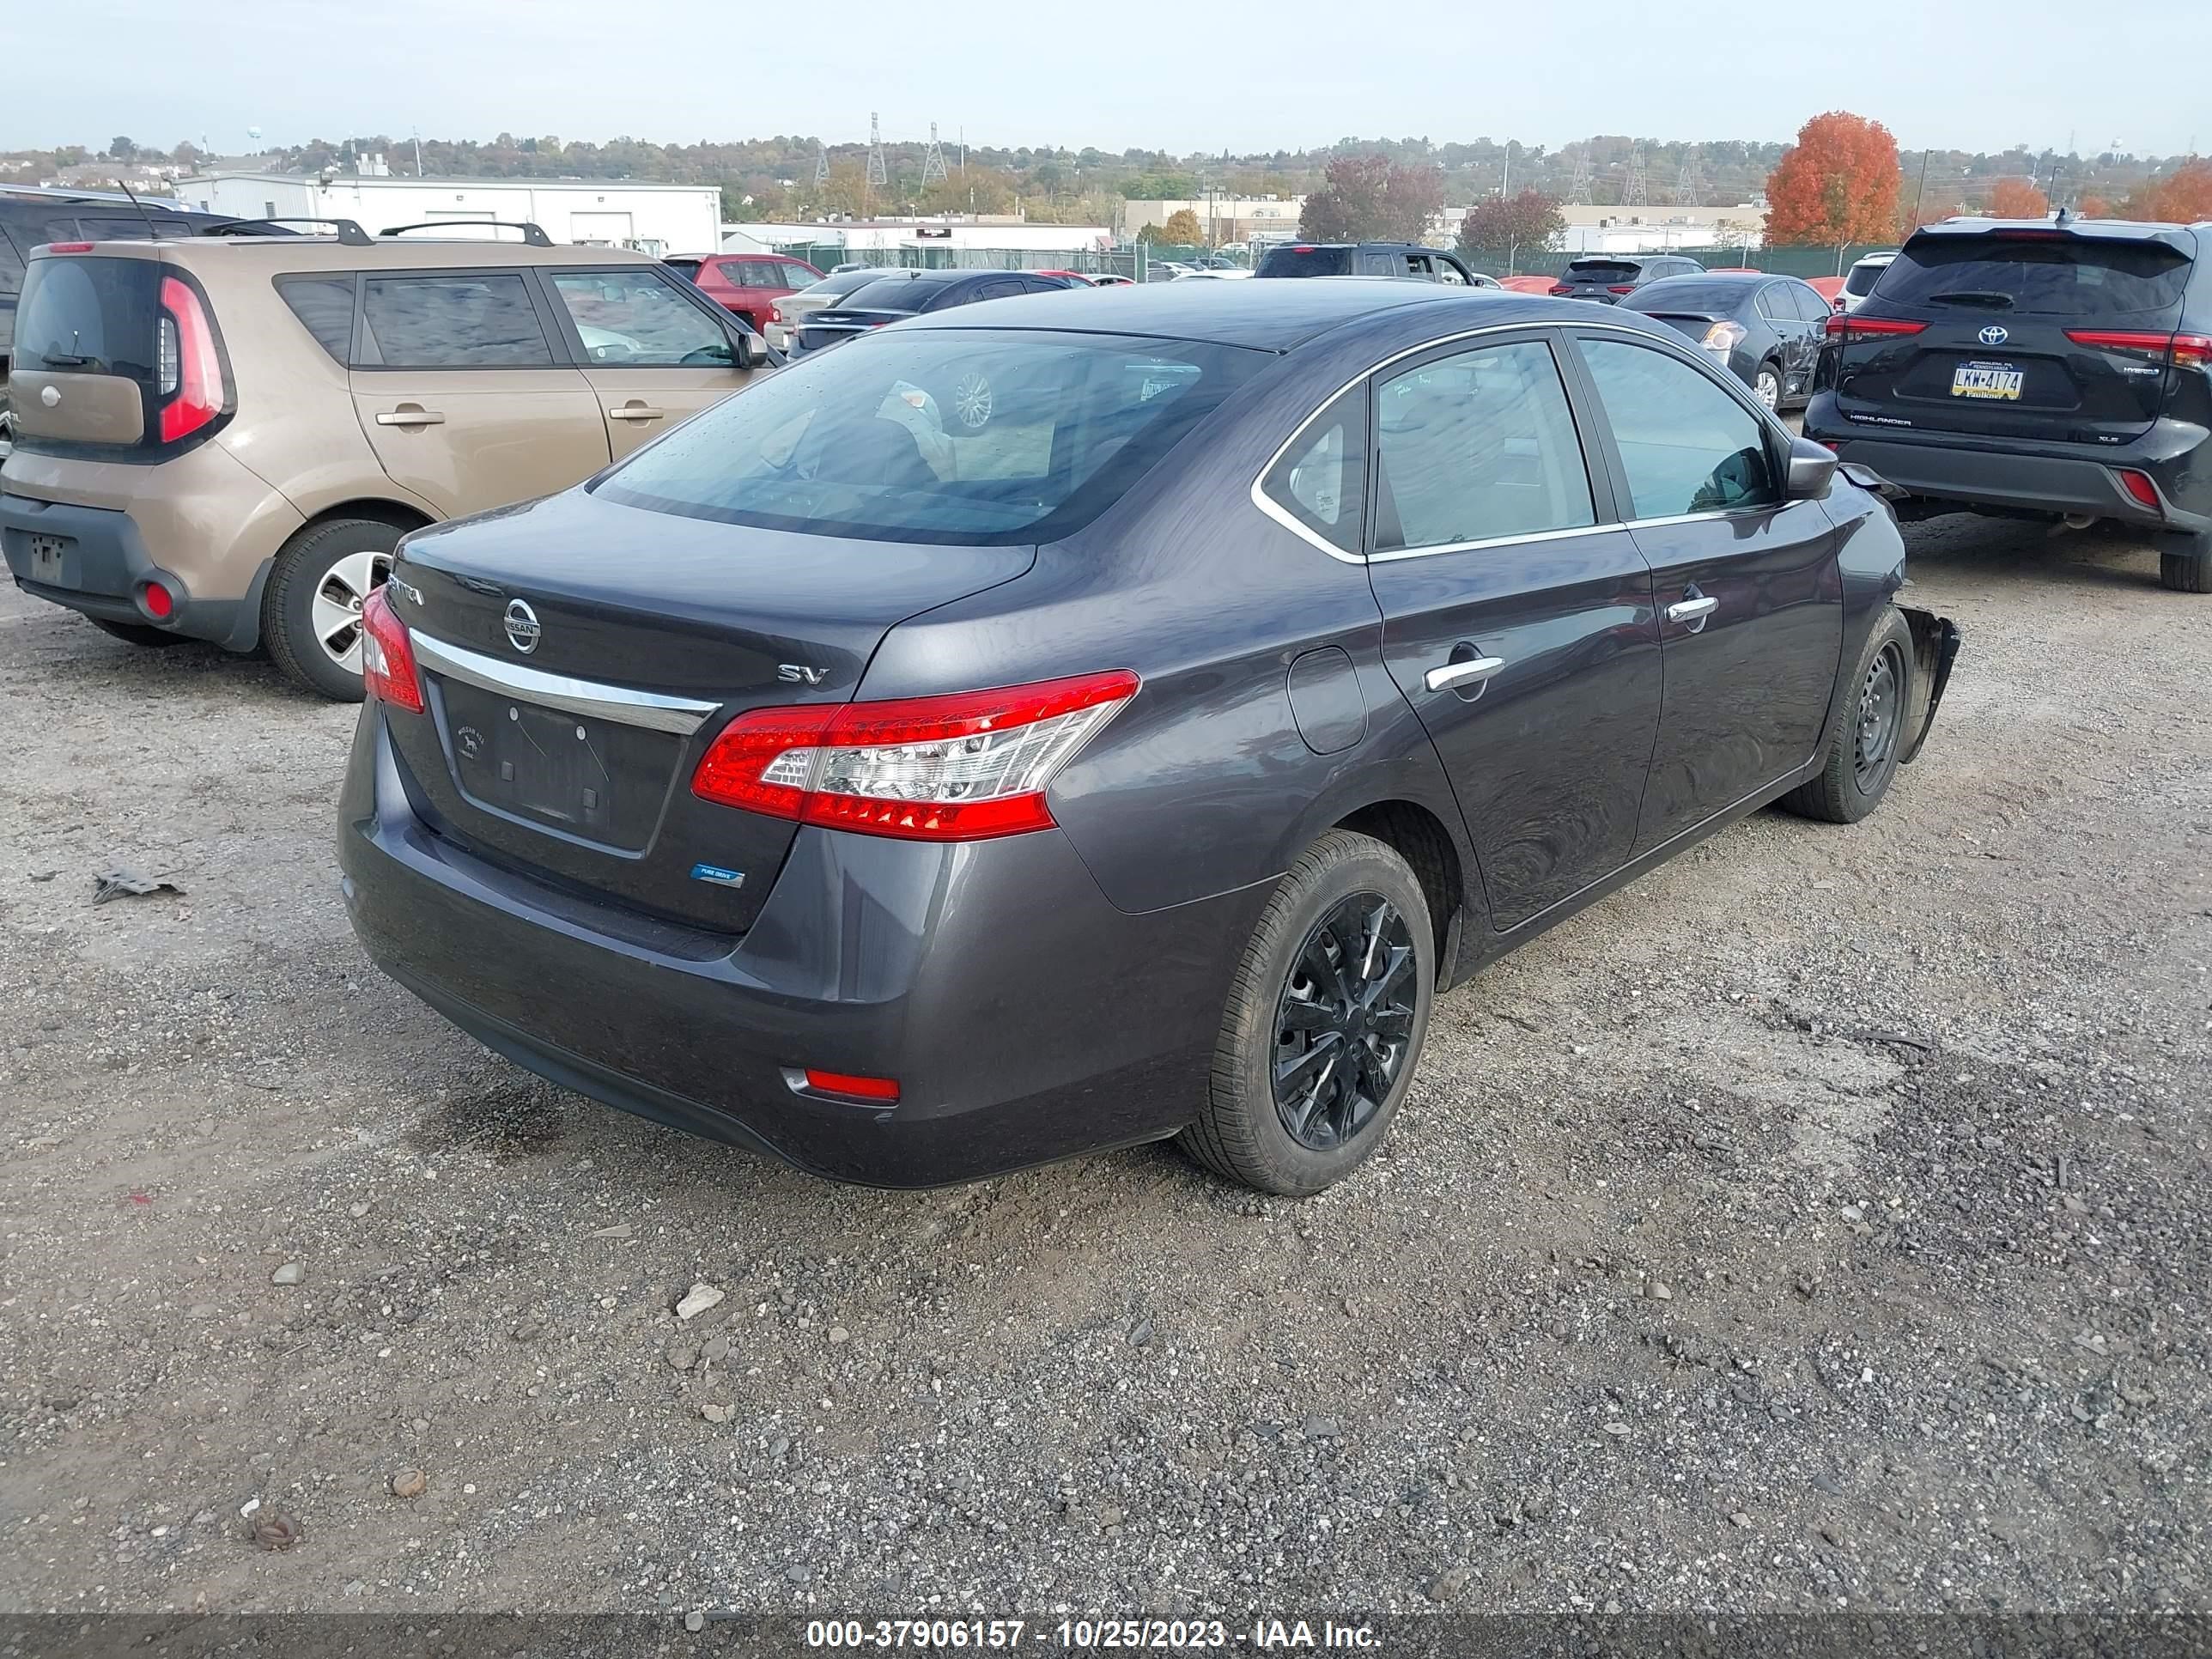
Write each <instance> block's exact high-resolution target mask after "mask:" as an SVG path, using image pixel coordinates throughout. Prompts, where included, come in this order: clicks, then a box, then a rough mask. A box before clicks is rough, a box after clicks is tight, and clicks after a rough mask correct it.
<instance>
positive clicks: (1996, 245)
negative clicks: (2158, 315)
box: [1874, 235, 2190, 317]
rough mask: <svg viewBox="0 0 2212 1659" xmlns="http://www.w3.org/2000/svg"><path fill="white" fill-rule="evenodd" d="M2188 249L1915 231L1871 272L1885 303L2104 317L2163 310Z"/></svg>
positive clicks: (2174, 293)
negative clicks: (1900, 248)
mask: <svg viewBox="0 0 2212 1659" xmlns="http://www.w3.org/2000/svg"><path fill="white" fill-rule="evenodd" d="M2189 266H2190V260H2189V257H2188V255H2186V254H2185V253H2182V252H2179V250H2177V249H2174V248H2170V247H2167V246H2166V245H2165V244H2163V243H2161V242H2100V241H2093V240H2089V239H2087V238H2085V237H2074V236H2053V237H2049V238H2045V237H2039V236H2038V237H2027V236H2009V237H2008V236H2003V235H1986V236H1925V237H1915V238H1914V239H1913V240H1912V241H1911V242H1910V243H1908V244H1907V245H1906V246H1905V251H1904V252H1902V253H1900V254H1899V255H1898V256H1897V258H1894V259H1893V260H1891V261H1890V262H1889V264H1887V266H1886V267H1884V268H1883V270H1882V273H1881V276H1879V277H1878V278H1876V279H1875V289H1874V297H1875V298H1876V299H1878V300H1880V301H1883V302H1884V303H1885V304H1897V305H1907V306H1951V305H1956V306H1963V307H1966V308H1968V309H1970V310H1975V309H1979V310H1990V311H2023V312H2029V311H2032V312H2040V313H2045V314H2046V315H2050V316H2059V317H2112V316H2119V315H2126V314H2130V313H2138V312H2150V311H2171V310H2172V309H2173V308H2174V307H2177V306H2179V304H2180V303H2181V292H2182V289H2184V288H2185V287H2187V286H2188V283H2189Z"/></svg>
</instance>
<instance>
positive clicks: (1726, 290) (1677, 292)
mask: <svg viewBox="0 0 2212 1659" xmlns="http://www.w3.org/2000/svg"><path fill="white" fill-rule="evenodd" d="M1750 297H1751V289H1750V287H1749V286H1748V285H1747V284H1745V283H1677V282H1673V281H1668V282H1663V283H1650V284H1649V285H1648V286H1647V287H1645V288H1644V289H1640V290H1638V293H1637V295H1636V297H1635V298H1634V299H1633V300H1632V301H1622V303H1623V304H1624V305H1632V306H1634V307H1635V308H1636V309H1637V310H1638V311H1699V312H1711V313H1716V314H1719V313H1727V312H1732V311H1734V310H1735V308H1736V307H1739V306H1741V304H1742V303H1743V302H1744V301H1746V300H1747V299H1749V298H1750Z"/></svg>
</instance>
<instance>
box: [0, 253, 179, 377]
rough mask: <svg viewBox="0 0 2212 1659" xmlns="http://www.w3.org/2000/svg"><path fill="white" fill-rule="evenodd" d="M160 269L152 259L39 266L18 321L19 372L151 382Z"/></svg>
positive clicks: (42, 262) (51, 261)
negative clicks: (124, 377) (114, 376)
mask: <svg viewBox="0 0 2212 1659" xmlns="http://www.w3.org/2000/svg"><path fill="white" fill-rule="evenodd" d="M160 269H161V268H160V266H158V265H157V264H155V262H154V261H153V260H151V259H103V258H69V257H66V256H64V257H61V258H55V257H52V256H49V257H48V258H44V259H34V260H33V261H32V262H31V266H30V274H29V275H28V276H27V277H26V278H25V279H24V283H23V301H22V304H21V307H19V308H18V309H17V311H16V313H15V360H14V368H15V369H17V370H22V369H33V370H44V371H45V372H46V373H48V374H122V375H127V376H129V377H130V378H131V379H133V380H150V379H151V378H152V376H153V373H154V363H153V357H154V351H155V299H156V289H157V288H158V286H159V283H158V282H157V277H158V275H159V272H160Z"/></svg>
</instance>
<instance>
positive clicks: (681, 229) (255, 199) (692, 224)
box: [176, 173, 722, 254]
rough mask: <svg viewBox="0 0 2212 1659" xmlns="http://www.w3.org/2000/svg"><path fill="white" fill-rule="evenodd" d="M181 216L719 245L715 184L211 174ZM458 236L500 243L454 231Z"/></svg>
mask: <svg viewBox="0 0 2212 1659" xmlns="http://www.w3.org/2000/svg"><path fill="white" fill-rule="evenodd" d="M176 190H177V198H178V200H179V201H180V202H182V203H183V204H185V206H186V207H192V208H198V209H201V210H204V211H206V212H209V213H227V214H230V215H232V216H234V217H237V218H240V219H272V218H273V219H287V218H293V219H313V218H337V219H351V220H354V221H355V222H357V223H358V224H359V225H360V226H361V228H362V229H363V230H365V231H367V232H368V233H369V234H371V235H372V236H373V235H374V234H377V233H378V232H379V231H383V230H389V229H392V228H394V227H396V226H399V225H417V224H424V223H435V222H439V221H441V220H464V219H501V220H506V221H508V222H520V221H522V220H528V221H530V222H532V223H533V224H536V225H538V226H540V227H542V228H544V232H545V234H547V235H548V236H550V237H551V238H552V239H553V240H555V241H556V242H588V243H596V244H599V245H602V246H617V247H635V248H639V249H641V250H642V251H644V252H647V253H653V254H662V253H709V252H713V251H714V249H716V248H717V247H719V246H720V245H721V221H722V192H721V191H720V189H719V188H718V187H717V186H715V185H655V184H641V183H638V182H636V181H635V180H633V179H402V178H394V177H392V176H390V175H387V174H380V173H366V174H356V173H337V174H313V173H210V174H209V175H208V176H207V177H205V178H197V179H179V181H178V183H177V186H176ZM454 234H457V235H470V236H496V235H498V234H500V233H498V232H497V231H495V230H493V229H490V228H488V227H480V226H465V225H457V226H456V228H455V233H454Z"/></svg>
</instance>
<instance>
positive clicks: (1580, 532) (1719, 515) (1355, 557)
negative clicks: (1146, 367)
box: [1247, 317, 1790, 565]
mask: <svg viewBox="0 0 2212 1659" xmlns="http://www.w3.org/2000/svg"><path fill="white" fill-rule="evenodd" d="M1533 329H1559V330H1561V331H1571V330H1577V329H1579V330H1585V331H1593V332H1595V331H1604V332H1606V333H1609V334H1625V335H1626V336H1628V337H1629V338H1631V339H1632V340H1637V341H1641V342H1643V343H1645V344H1648V345H1650V347H1652V349H1655V350H1656V351H1658V352H1659V353H1660V354H1661V355H1662V356H1671V355H1673V354H1671V353H1670V352H1668V349H1667V346H1666V344H1665V343H1664V342H1662V341H1659V340H1656V339H1654V338H1653V337H1652V336H1651V335H1650V334H1648V333H1646V332H1645V331H1644V330H1642V329H1640V328H1630V327H1628V326H1627V325H1626V324H1622V323H1608V322H1606V321H1604V320H1603V319H1595V318H1594V319H1591V320H1589V321H1588V322H1584V321H1583V319H1581V318H1579V317H1574V318H1565V317H1545V318H1539V319H1534V320H1524V321H1522V322H1517V323H1490V324H1486V325H1484V326H1483V327H1481V328H1470V329H1466V330H1463V331H1461V332H1459V333H1457V334H1443V335H1439V336H1437V337H1436V338H1435V339H1433V340H1424V341H1422V342H1421V343H1419V345H1413V346H1407V348H1406V349H1404V350H1403V351H1400V352H1397V353H1395V354H1394V355H1393V356H1388V357H1385V358H1384V359H1383V361H1382V362H1379V363H1372V364H1370V365H1369V366H1368V367H1367V368H1364V369H1362V370H1360V372H1359V373H1358V374H1355V375H1353V376H1352V378H1351V379H1350V380H1346V382H1345V383H1344V384H1343V385H1342V386H1339V387H1337V389H1336V390H1335V391H1334V392H1330V393H1329V394H1328V396H1327V397H1326V398H1322V400H1321V402H1320V403H1319V404H1317V405H1316V407H1315V409H1314V411H1313V413H1312V414H1310V415H1309V416H1306V417H1305V419H1304V420H1303V421H1300V422H1298V423H1297V427H1296V428H1293V429H1292V430H1291V435H1290V436H1289V437H1287V438H1285V439H1284V440H1283V441H1282V442H1281V443H1279V444H1278V445H1276V446H1275V450H1274V453H1273V454H1271V455H1269V456H1268V457H1267V462H1266V464H1265V465H1262V466H1261V469H1260V471H1258V473H1257V474H1255V476H1254V477H1253V479H1252V485H1251V489H1249V492H1247V493H1248V494H1249V495H1250V496H1251V498H1252V505H1253V506H1255V507H1258V508H1259V509H1260V511H1261V512H1262V513H1265V514H1266V515H1267V517H1269V518H1270V519H1273V520H1274V521H1275V522H1276V523H1277V524H1279V525H1280V526H1283V528H1284V529H1285V530H1287V531H1289V532H1291V534H1292V535H1293V536H1296V537H1297V538H1299V539H1300V540H1301V541H1304V542H1305V543H1306V544H1308V545H1310V546H1312V547H1316V548H1319V549H1320V550H1322V552H1324V553H1326V554H1328V556H1329V557H1330V558H1332V559H1334V560H1335V561H1336V562H1338V563H1340V564H1363V565H1364V564H1389V563H1391V562H1395V561H1396V560H1399V559H1425V558H1431V557H1433V556H1436V555H1437V554H1440V553H1471V552H1476V551H1480V550H1482V549H1484V548H1490V547H1517V546H1521V545H1522V544H1526V543H1530V542H1557V541H1567V540H1570V539H1571V538H1575V537H1577V536H1602V535H1605V534H1607V533H1608V532H1612V531H1615V530H1658V529H1662V528H1664V527H1665V526H1669V525H1678V524H1703V523H1705V522H1706V521H1707V520H1713V519H1726V518H1730V517H1733V516H1734V515H1735V514H1736V513H1771V512H1774V511H1776V510H1778V509H1779V508H1782V507H1788V506H1789V505H1790V502H1789V501H1787V500H1784V501H1762V502H1760V503H1759V504H1758V505H1756V506H1752V507H1728V508H1716V509H1715V510H1713V511H1711V512H1708V513H1670V514H1668V515H1666V516H1664V517H1661V518H1651V519H1615V520H1612V521H1611V522H1609V523H1605V524H1592V525H1577V526H1574V527H1573V528H1571V529H1567V530H1543V531H1538V532H1535V533H1534V534H1532V535H1526V536H1490V537H1486V538H1483V539H1481V540H1480V541H1472V542H1447V543H1445V544H1442V545H1441V546H1437V547H1404V548H1393V549H1391V550H1389V551H1388V552H1383V553H1347V552H1346V551H1345V550H1343V549H1342V548H1340V547H1339V546H1337V545H1336V544H1334V542H1331V541H1328V539H1326V538H1323V537H1322V535H1321V534H1320V533H1319V532H1316V531H1315V530H1312V529H1310V528H1309V527H1308V526H1305V525H1304V524H1301V523H1300V522H1299V521H1298V520H1297V518H1295V517H1294V516H1293V515H1292V514H1291V513H1290V512H1289V511H1288V510H1287V509H1285V507H1283V506H1282V505H1281V504H1280V503H1279V502H1278V501H1276V500H1275V499H1274V497H1273V496H1272V495H1268V494H1267V490H1266V489H1263V488H1262V487H1261V486H1263V485H1264V484H1265V483H1267V475H1268V474H1269V473H1270V472H1273V471H1274V470H1275V467H1276V465H1277V464H1278V463H1279V462H1280V461H1281V459H1283V457H1284V456H1285V455H1286V454H1288V453H1290V450H1291V446H1293V445H1294V444H1296V443H1297V441H1298V440H1299V439H1300V438H1302V437H1304V435H1305V431H1306V428H1308V427H1310V426H1311V425H1312V424H1313V423H1314V422H1316V421H1317V420H1319V419H1320V418H1321V417H1322V416H1323V415H1325V414H1327V413H1328V410H1330V409H1331V408H1332V407H1334V404H1335V403H1336V400H1337V399H1338V398H1341V397H1342V396H1344V394H1345V393H1346V392H1349V391H1351V390H1352V387H1354V386H1358V384H1359V383H1360V382H1361V381H1362V380H1366V379H1367V378H1368V377H1369V376H1370V375H1374V374H1381V373H1382V372H1383V370H1384V369H1386V368H1389V367H1390V366H1391V365H1392V364H1394V363H1401V362H1404V361H1405V360H1406V359H1407V358H1408V357H1418V356H1420V355H1421V353H1423V352H1425V351H1431V350H1434V349H1436V348H1437V347H1438V346H1447V345H1455V344H1456V343H1459V342H1460V341H1462V340H1473V339H1477V338H1480V337H1482V336H1484V335H1488V334H1516V333H1524V332H1527V331H1530V330H1533ZM1681 361H1682V362H1688V361H1689V360H1688V359H1687V358H1684V359H1681ZM1700 372H1702V368H1701V369H1700ZM1708 378H1710V377H1708ZM1716 384H1717V382H1716ZM1721 390H1722V391H1723V392H1728V391H1729V388H1728V387H1726V386H1722V387H1721ZM1730 395H1731V396H1733V395H1734V394H1733V393H1731V394H1730ZM1735 402H1736V404H1737V406H1738V407H1739V408H1741V409H1742V410H1744V412H1745V413H1746V414H1747V415H1750V416H1753V418H1754V419H1755V420H1758V421H1759V422H1760V423H1761V424H1762V425H1764V426H1768V427H1769V428H1771V426H1772V424H1773V422H1772V419H1771V416H1768V415H1767V413H1766V411H1765V410H1756V409H1753V407H1752V406H1751V405H1749V404H1747V403H1745V401H1744V400H1743V399H1742V398H1735ZM1784 430H1785V431H1786V430H1787V428H1784ZM1373 441H1374V440H1373V436H1372V435H1370V437H1369V443H1370V447H1371V445H1372V444H1373ZM1363 528H1364V526H1363Z"/></svg>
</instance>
